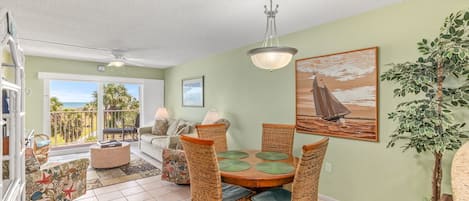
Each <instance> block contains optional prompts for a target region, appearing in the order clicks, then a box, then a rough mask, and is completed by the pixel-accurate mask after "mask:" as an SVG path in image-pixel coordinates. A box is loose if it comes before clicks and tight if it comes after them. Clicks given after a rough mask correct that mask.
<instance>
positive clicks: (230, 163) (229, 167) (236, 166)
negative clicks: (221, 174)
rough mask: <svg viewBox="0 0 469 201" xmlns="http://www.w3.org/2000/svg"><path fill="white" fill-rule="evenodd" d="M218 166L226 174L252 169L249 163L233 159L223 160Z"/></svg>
mask: <svg viewBox="0 0 469 201" xmlns="http://www.w3.org/2000/svg"><path fill="white" fill-rule="evenodd" d="M218 165H219V166H220V170H221V171H225V172H239V171H243V170H247V169H249V168H250V167H251V165H249V163H247V162H244V161H240V160H232V159H224V160H221V161H220V162H218Z"/></svg>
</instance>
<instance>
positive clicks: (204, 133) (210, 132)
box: [196, 124, 228, 152]
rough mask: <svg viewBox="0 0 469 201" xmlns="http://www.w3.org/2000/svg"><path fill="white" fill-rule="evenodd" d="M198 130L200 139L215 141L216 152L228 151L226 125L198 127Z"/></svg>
mask: <svg viewBox="0 0 469 201" xmlns="http://www.w3.org/2000/svg"><path fill="white" fill-rule="evenodd" d="M196 129H197V135H198V136H199V138H202V139H209V140H213V141H214V143H215V151H216V152H224V151H227V150H228V145H227V142H226V125H225V124H208V125H197V126H196Z"/></svg>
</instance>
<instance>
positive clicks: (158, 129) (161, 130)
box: [151, 119, 168, 135]
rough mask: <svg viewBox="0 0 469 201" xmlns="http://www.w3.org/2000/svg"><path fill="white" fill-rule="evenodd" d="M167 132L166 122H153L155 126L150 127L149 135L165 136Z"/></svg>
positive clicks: (158, 120)
mask: <svg viewBox="0 0 469 201" xmlns="http://www.w3.org/2000/svg"><path fill="white" fill-rule="evenodd" d="M167 130H168V121H167V120H160V119H157V120H155V124H153V127H151V134H153V135H166V132H167Z"/></svg>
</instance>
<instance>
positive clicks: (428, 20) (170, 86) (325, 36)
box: [165, 0, 469, 201]
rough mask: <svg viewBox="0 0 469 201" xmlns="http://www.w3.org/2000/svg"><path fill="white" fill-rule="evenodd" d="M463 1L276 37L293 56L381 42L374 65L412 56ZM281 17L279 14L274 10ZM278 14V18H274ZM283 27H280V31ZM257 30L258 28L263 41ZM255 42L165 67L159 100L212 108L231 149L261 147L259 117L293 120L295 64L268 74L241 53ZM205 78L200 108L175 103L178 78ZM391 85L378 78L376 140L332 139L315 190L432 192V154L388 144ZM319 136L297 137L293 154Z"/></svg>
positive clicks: (390, 200)
mask: <svg viewBox="0 0 469 201" xmlns="http://www.w3.org/2000/svg"><path fill="white" fill-rule="evenodd" d="M468 7H469V1H467V0H406V1H403V2H402V3H399V4H395V5H392V6H388V7H385V8H381V9H377V10H374V11H371V12H367V13H365V14H361V15H358V16H354V17H350V18H347V19H343V20H339V21H335V22H332V23H328V24H324V25H320V26H317V27H313V28H310V29H307V30H304V31H301V32H297V33H293V34H289V35H286V36H284V37H281V42H282V44H284V45H288V46H292V47H296V48H298V50H299V53H298V55H297V56H296V59H300V58H306V57H311V56H316V55H323V54H329V53H335V52H342V51H346V50H354V49H359V48H365V47H372V46H379V66H380V69H379V70H380V71H381V72H384V71H385V70H386V69H388V67H387V66H386V64H389V63H392V62H404V61H410V60H415V59H416V58H417V57H418V52H417V50H416V43H417V41H419V40H420V39H421V38H423V37H426V38H433V37H435V36H436V35H437V34H438V33H439V28H440V26H441V25H442V24H443V21H444V18H445V17H446V16H447V15H449V14H450V13H451V12H455V11H457V10H460V9H464V8H468ZM280 14H281V13H280ZM279 17H281V15H279ZM281 27H282V24H280V28H281ZM261 36H262V33H259V38H260V39H261V38H262V37H261ZM258 45H259V44H255V45H250V46H247V47H243V48H240V49H235V50H232V51H229V52H225V53H221V54H218V55H213V56H210V57H208V58H204V59H200V60H197V61H193V62H190V63H186V64H183V65H179V66H176V67H173V68H169V69H167V70H166V71H165V86H166V89H165V91H166V97H165V103H166V106H167V108H168V110H169V112H170V115H171V116H173V117H174V116H175V117H182V118H186V119H190V120H198V121H201V120H202V118H203V117H204V115H205V113H206V111H207V110H208V109H211V108H216V109H217V110H218V111H220V113H221V114H222V116H223V117H225V118H227V119H229V120H230V121H231V122H232V127H231V128H230V130H229V139H228V140H229V146H230V148H234V149H235V148H260V145H261V124H262V123H263V122H272V123H291V124H293V123H294V122H295V80H294V77H295V75H294V62H292V63H291V64H290V65H289V66H287V67H286V68H283V69H280V70H277V71H274V72H268V71H265V70H261V69H259V68H256V67H254V66H253V65H252V64H251V62H250V60H249V58H248V57H247V56H246V51H247V50H248V49H250V48H253V47H256V46H258ZM200 75H204V76H205V87H206V88H205V100H206V107H205V108H183V107H181V79H183V78H188V77H194V76H200ZM392 89H393V86H391V85H390V84H389V83H380V93H379V95H380V104H379V105H380V107H379V110H380V113H379V120H380V129H379V132H380V139H381V140H380V142H379V143H373V142H363V141H356V140H347V139H339V138H331V141H330V145H329V148H328V152H327V156H326V161H328V162H330V163H331V164H332V172H331V173H326V172H325V171H323V172H322V175H321V181H320V193H321V194H324V195H328V196H331V197H333V198H336V199H338V200H341V201H396V200H399V201H417V200H425V198H429V196H430V194H431V191H430V190H431V188H430V184H431V171H432V169H431V168H432V157H431V156H430V155H417V154H415V153H414V152H412V151H409V152H406V153H402V152H401V150H399V149H387V148H386V143H387V142H388V140H389V137H388V136H389V135H390V133H391V132H392V130H393V129H394V128H395V125H394V124H393V123H392V122H391V121H389V120H387V119H386V113H388V112H391V111H392V110H393V109H394V107H395V106H396V104H397V103H399V101H400V100H399V99H394V98H393V97H392ZM318 139H320V136H316V135H308V134H297V135H296V136H295V153H296V154H300V147H301V145H303V144H306V143H312V142H314V141H316V140H318ZM452 154H453V153H449V154H448V155H447V156H446V158H445V161H444V168H445V175H444V181H443V182H444V184H443V190H444V192H449V191H450V184H449V183H450V181H449V177H450V176H449V167H450V159H451V158H452Z"/></svg>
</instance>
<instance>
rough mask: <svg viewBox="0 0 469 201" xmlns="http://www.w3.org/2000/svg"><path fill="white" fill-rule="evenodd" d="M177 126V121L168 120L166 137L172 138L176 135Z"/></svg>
mask: <svg viewBox="0 0 469 201" xmlns="http://www.w3.org/2000/svg"><path fill="white" fill-rule="evenodd" d="M178 125H179V119H170V120H169V121H168V130H167V131H166V135H167V136H174V135H176V134H177V129H178Z"/></svg>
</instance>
